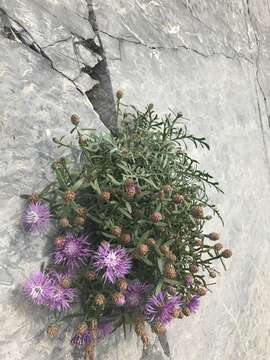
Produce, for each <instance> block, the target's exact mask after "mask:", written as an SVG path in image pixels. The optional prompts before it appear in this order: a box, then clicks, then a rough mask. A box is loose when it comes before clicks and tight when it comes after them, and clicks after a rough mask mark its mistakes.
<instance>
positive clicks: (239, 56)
mask: <svg viewBox="0 0 270 360" xmlns="http://www.w3.org/2000/svg"><path fill="white" fill-rule="evenodd" d="M99 32H100V33H102V34H104V35H107V36H109V37H111V38H112V39H116V40H118V41H121V42H128V43H130V44H134V45H138V46H143V47H145V48H147V49H150V50H167V51H182V50H183V49H184V50H187V51H191V52H193V53H195V54H197V55H199V56H202V57H204V58H209V57H213V56H223V57H224V58H226V59H229V60H236V59H238V60H239V59H244V60H246V61H247V62H249V63H251V64H253V62H252V60H250V59H249V58H247V57H246V56H245V55H244V54H241V53H239V52H237V51H236V50H234V49H232V51H233V53H234V56H230V55H227V54H225V53H223V52H214V51H213V52H211V53H208V54H206V53H203V52H201V51H199V50H197V49H194V48H191V47H189V46H187V45H184V44H183V45H178V46H175V47H165V46H160V45H149V44H145V43H143V42H141V41H137V40H131V39H127V38H123V37H118V36H114V35H112V34H109V33H107V32H105V31H103V30H99ZM115 60H116V59H115ZM119 60H120V59H119Z"/></svg>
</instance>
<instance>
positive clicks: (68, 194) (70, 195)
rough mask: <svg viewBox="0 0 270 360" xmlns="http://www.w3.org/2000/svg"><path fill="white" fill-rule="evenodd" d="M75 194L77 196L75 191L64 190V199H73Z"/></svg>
mask: <svg viewBox="0 0 270 360" xmlns="http://www.w3.org/2000/svg"><path fill="white" fill-rule="evenodd" d="M75 196H76V194H75V192H73V191H66V192H64V199H65V200H66V201H73V200H74V199H75Z"/></svg>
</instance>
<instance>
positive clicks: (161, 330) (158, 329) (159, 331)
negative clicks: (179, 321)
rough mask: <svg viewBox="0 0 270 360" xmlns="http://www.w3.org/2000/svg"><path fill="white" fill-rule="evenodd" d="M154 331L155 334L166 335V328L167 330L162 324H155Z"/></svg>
mask: <svg viewBox="0 0 270 360" xmlns="http://www.w3.org/2000/svg"><path fill="white" fill-rule="evenodd" d="M152 331H153V332H154V333H155V334H157V335H160V334H163V333H165V331H166V328H165V326H163V325H162V324H161V323H160V322H155V323H154V324H153V325H152Z"/></svg>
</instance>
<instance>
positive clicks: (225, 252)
mask: <svg viewBox="0 0 270 360" xmlns="http://www.w3.org/2000/svg"><path fill="white" fill-rule="evenodd" d="M221 256H222V257H224V258H225V259H228V258H230V257H231V256H232V250H230V249H225V250H223V251H222V253H221Z"/></svg>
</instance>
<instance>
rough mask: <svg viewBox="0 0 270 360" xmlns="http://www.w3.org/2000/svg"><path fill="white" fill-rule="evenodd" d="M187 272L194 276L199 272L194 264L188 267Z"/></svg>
mask: <svg viewBox="0 0 270 360" xmlns="http://www.w3.org/2000/svg"><path fill="white" fill-rule="evenodd" d="M189 271H190V272H191V273H193V274H194V273H196V272H198V271H199V266H197V265H195V264H191V265H190V267H189Z"/></svg>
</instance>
